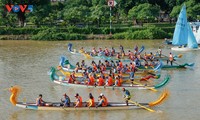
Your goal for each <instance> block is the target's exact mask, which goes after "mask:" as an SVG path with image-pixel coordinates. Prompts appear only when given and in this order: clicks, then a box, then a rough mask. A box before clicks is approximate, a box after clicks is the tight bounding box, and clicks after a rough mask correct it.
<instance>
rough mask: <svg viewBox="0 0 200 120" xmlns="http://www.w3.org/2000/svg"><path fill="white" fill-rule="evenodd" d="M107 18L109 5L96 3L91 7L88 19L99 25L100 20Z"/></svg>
mask: <svg viewBox="0 0 200 120" xmlns="http://www.w3.org/2000/svg"><path fill="white" fill-rule="evenodd" d="M106 18H107V20H109V7H108V6H107V5H97V6H93V7H91V16H90V20H92V21H93V22H95V23H97V25H98V27H100V23H101V21H105V20H106Z"/></svg>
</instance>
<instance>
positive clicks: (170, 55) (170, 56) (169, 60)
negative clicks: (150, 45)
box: [167, 52, 174, 66]
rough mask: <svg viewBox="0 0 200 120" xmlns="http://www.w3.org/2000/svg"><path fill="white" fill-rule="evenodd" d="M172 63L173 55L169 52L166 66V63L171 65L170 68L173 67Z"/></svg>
mask: <svg viewBox="0 0 200 120" xmlns="http://www.w3.org/2000/svg"><path fill="white" fill-rule="evenodd" d="M173 61H174V56H173V54H172V53H171V52H170V53H169V59H168V60H167V65H168V62H170V63H171V66H172V65H173Z"/></svg>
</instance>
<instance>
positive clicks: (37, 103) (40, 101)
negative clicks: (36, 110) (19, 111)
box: [36, 94, 45, 106]
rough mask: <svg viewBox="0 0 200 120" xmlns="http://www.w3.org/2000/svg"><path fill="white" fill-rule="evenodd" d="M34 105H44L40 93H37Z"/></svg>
mask: <svg viewBox="0 0 200 120" xmlns="http://www.w3.org/2000/svg"><path fill="white" fill-rule="evenodd" d="M36 105H37V106H45V102H44V100H43V99H42V94H39V97H38V98H37V99H36Z"/></svg>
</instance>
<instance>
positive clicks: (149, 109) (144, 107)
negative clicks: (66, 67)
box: [129, 100, 155, 112]
mask: <svg viewBox="0 0 200 120" xmlns="http://www.w3.org/2000/svg"><path fill="white" fill-rule="evenodd" d="M129 102H130V103H133V104H135V105H136V106H139V107H141V108H143V109H145V110H148V111H150V112H155V110H153V109H151V108H148V107H146V106H143V105H141V104H139V103H137V102H134V101H131V100H129Z"/></svg>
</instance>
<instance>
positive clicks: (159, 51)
mask: <svg viewBox="0 0 200 120" xmlns="http://www.w3.org/2000/svg"><path fill="white" fill-rule="evenodd" d="M158 55H159V57H160V58H161V55H162V49H161V48H160V47H158Z"/></svg>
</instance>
